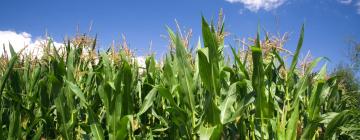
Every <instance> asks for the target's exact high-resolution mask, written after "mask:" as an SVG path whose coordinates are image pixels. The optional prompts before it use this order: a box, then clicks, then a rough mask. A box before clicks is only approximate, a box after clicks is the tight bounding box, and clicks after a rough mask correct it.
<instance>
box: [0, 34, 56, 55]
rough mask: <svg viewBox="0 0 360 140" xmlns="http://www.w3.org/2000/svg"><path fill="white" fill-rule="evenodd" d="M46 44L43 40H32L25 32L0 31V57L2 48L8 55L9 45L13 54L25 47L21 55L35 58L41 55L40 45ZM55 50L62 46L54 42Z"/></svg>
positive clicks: (2, 51)
mask: <svg viewBox="0 0 360 140" xmlns="http://www.w3.org/2000/svg"><path fill="white" fill-rule="evenodd" d="M45 42H46V40H45V39H41V38H38V39H35V40H32V36H31V34H29V33H27V32H21V33H16V32H14V31H0V46H1V47H0V48H1V49H0V56H2V55H3V54H4V49H3V46H5V51H6V52H7V54H8V55H10V50H9V43H10V44H11V45H12V46H13V48H14V50H15V52H17V53H19V52H20V51H21V50H22V49H23V48H24V47H26V46H27V47H26V48H25V49H24V50H23V51H22V53H24V54H30V53H32V54H33V55H36V56H41V55H42V46H43V45H42V44H44V43H45ZM54 45H55V47H56V48H59V47H60V46H62V44H61V43H57V42H54Z"/></svg>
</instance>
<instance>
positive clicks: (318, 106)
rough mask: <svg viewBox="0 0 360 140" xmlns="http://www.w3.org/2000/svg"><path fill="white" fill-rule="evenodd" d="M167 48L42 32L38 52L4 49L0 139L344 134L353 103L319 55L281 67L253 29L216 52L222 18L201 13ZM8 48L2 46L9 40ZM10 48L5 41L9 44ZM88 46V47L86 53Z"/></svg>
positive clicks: (352, 129)
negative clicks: (142, 59)
mask: <svg viewBox="0 0 360 140" xmlns="http://www.w3.org/2000/svg"><path fill="white" fill-rule="evenodd" d="M168 32H169V36H170V38H171V41H172V44H171V46H174V48H173V49H172V50H170V51H169V52H168V54H167V55H166V56H164V60H163V61H161V62H157V61H156V60H155V58H154V56H148V57H147V58H146V67H145V68H141V67H139V66H138V64H137V62H136V60H135V59H134V56H131V55H129V53H128V50H127V49H120V50H119V51H118V52H116V51H114V50H111V49H109V50H108V51H107V52H100V53H95V52H94V51H95V50H94V49H95V45H96V39H95V40H93V42H91V43H90V44H88V43H72V42H70V41H69V42H67V43H65V47H64V50H63V51H58V50H56V49H55V47H54V45H53V44H52V43H51V41H49V43H48V44H47V45H46V46H45V47H46V49H45V50H46V51H45V52H44V55H43V56H42V57H41V59H30V58H27V56H22V55H19V54H16V53H15V52H13V51H11V54H12V55H11V58H10V59H5V58H6V57H4V56H3V57H2V61H4V62H2V63H4V64H6V66H5V67H2V68H1V69H0V76H1V79H0V103H1V105H0V109H1V110H0V126H1V128H0V139H6V138H7V139H40V138H45V139H100V140H102V139H110V140H115V139H116V140H118V139H143V138H144V139H279V140H293V139H305V140H308V139H348V138H353V139H357V138H359V136H360V134H359V128H360V126H359V121H358V119H359V116H360V115H359V113H358V111H357V110H356V109H354V108H349V107H347V106H346V105H344V104H346V102H347V100H346V99H344V98H343V97H345V96H343V95H346V94H347V93H346V92H344V90H342V88H341V86H339V81H338V80H337V78H336V77H329V76H328V75H327V73H326V65H324V66H323V67H322V68H321V69H320V71H319V72H315V73H314V72H313V70H312V69H313V68H314V67H316V65H317V64H318V63H319V61H321V60H322V58H317V59H314V60H313V61H312V62H310V63H309V64H308V66H307V67H306V69H305V71H304V73H302V72H300V70H299V69H298V68H297V63H298V56H299V53H300V49H301V47H302V42H303V39H304V27H303V28H302V29H301V35H300V38H299V43H298V46H297V49H296V51H295V53H294V57H293V59H292V61H291V64H290V65H289V67H287V65H286V64H285V61H284V60H283V58H282V57H281V54H280V53H279V51H278V50H277V49H270V50H268V52H267V53H266V55H265V53H264V52H263V48H264V46H263V43H262V42H266V41H271V40H270V39H269V38H268V37H265V40H264V41H261V40H260V35H259V33H258V34H257V37H256V39H255V41H254V45H253V46H251V48H250V50H249V55H246V56H245V57H244V56H241V57H240V55H239V53H238V52H237V51H236V49H235V48H232V52H233V56H232V59H231V61H229V62H228V61H225V59H224V55H223V50H224V24H223V23H222V22H220V24H219V25H218V28H216V27H215V26H214V25H212V24H211V25H208V23H207V22H206V21H205V19H202V36H203V44H202V43H201V42H200V41H199V43H198V45H197V46H196V48H195V53H192V52H191V51H190V48H189V47H188V46H187V45H186V43H184V40H183V38H181V37H180V36H179V35H177V34H176V33H174V32H173V31H172V30H171V29H169V30H168ZM10 49H11V48H10ZM11 50H12V49H11ZM89 52H90V53H89Z"/></svg>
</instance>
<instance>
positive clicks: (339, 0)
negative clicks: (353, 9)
mask: <svg viewBox="0 0 360 140" xmlns="http://www.w3.org/2000/svg"><path fill="white" fill-rule="evenodd" d="M338 2H340V3H341V4H351V2H352V0H338Z"/></svg>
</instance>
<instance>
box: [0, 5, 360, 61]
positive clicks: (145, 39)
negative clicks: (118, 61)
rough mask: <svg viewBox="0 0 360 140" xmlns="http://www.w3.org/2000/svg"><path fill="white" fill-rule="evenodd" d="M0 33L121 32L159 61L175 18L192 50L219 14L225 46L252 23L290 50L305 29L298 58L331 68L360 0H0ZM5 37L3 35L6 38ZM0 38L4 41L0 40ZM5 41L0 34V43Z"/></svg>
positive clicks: (354, 26)
mask: <svg viewBox="0 0 360 140" xmlns="http://www.w3.org/2000/svg"><path fill="white" fill-rule="evenodd" d="M1 3H2V4H1V5H2V7H1V8H0V13H1V14H0V31H11V32H15V33H16V34H23V32H26V35H27V37H30V35H31V37H30V38H31V41H30V43H33V42H34V41H35V40H36V39H37V38H39V37H41V36H43V35H44V34H45V31H47V32H48V33H49V34H50V36H51V37H53V38H54V39H55V40H56V41H57V42H62V40H63V38H64V37H65V36H73V35H74V34H75V32H76V27H77V25H79V27H80V31H81V32H87V30H88V28H89V25H90V23H91V22H92V23H93V26H92V32H91V34H92V35H94V34H98V36H99V43H100V46H101V47H103V48H107V47H108V46H109V45H110V44H111V42H112V40H115V41H116V42H119V41H120V40H121V34H125V36H126V39H127V41H128V43H129V44H130V47H131V48H132V49H136V50H137V53H138V54H139V55H144V54H146V52H148V48H149V43H150V41H152V50H153V51H154V52H156V53H157V54H158V55H161V54H163V53H165V52H166V50H167V40H166V39H164V38H162V37H161V35H166V29H165V26H166V25H168V26H170V27H173V28H174V27H175V22H174V19H177V21H178V22H179V23H180V25H181V27H183V28H184V29H189V28H191V29H192V30H193V38H194V41H193V42H192V43H193V44H195V43H196V41H195V40H196V39H197V38H198V37H199V35H200V33H201V15H204V16H205V17H206V18H207V19H211V18H212V17H213V18H216V16H217V13H218V11H219V9H220V8H223V10H224V13H225V29H226V31H228V32H229V33H230V35H229V36H228V38H227V40H226V43H227V44H232V45H234V44H235V42H234V39H235V38H243V37H246V38H247V37H253V36H254V35H255V33H256V30H257V25H258V24H260V26H261V27H262V28H264V29H266V30H267V31H269V32H272V33H277V32H279V33H284V32H289V33H290V40H289V41H288V43H287V44H286V45H285V48H287V49H289V50H294V49H295V47H296V42H297V39H298V36H299V30H300V27H301V25H302V24H303V23H305V42H304V47H303V50H302V54H303V55H305V54H306V52H307V50H310V51H311V54H312V55H313V56H314V57H319V56H326V57H328V58H330V60H331V63H330V66H331V67H334V66H335V65H336V64H337V63H339V62H341V61H345V60H346V55H345V54H346V50H347V48H348V44H347V43H346V40H347V39H349V38H352V39H355V40H358V41H360V0H211V1H210V0H192V1H191V0H149V1H144V0H142V1H140V0H128V1H99V0H98V1H92V0H86V1H85V0H76V1H68V0H62V1H60V0H58V1H55V0H52V1H45V0H41V1H40V0H33V1H20V0H11V1H10V0H8V1H2V2H1ZM7 33H8V32H7ZM0 36H1V34H0ZM4 36H5V37H4ZM8 36H10V35H8V34H5V35H3V36H1V37H2V38H3V40H4V38H6V37H8Z"/></svg>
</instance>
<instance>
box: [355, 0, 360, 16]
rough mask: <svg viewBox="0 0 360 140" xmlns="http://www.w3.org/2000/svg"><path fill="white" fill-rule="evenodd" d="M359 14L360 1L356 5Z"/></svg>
mask: <svg viewBox="0 0 360 140" xmlns="http://www.w3.org/2000/svg"><path fill="white" fill-rule="evenodd" d="M356 9H357V13H358V14H360V0H358V2H357V3H356Z"/></svg>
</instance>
